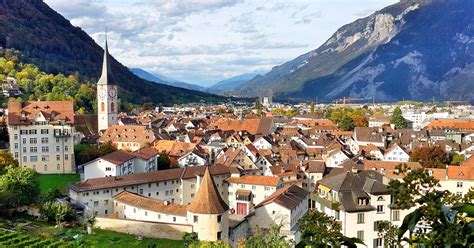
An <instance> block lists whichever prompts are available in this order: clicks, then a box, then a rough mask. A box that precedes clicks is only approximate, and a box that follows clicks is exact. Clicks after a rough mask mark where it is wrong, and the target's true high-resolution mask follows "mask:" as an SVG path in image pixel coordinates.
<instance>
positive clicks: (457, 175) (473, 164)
mask: <svg viewBox="0 0 474 248" xmlns="http://www.w3.org/2000/svg"><path fill="white" fill-rule="evenodd" d="M448 177H449V178H450V179H464V180H474V156H471V157H470V158H468V159H467V160H465V161H464V162H462V163H461V165H459V166H448Z"/></svg>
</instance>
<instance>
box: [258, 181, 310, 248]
mask: <svg viewBox="0 0 474 248" xmlns="http://www.w3.org/2000/svg"><path fill="white" fill-rule="evenodd" d="M308 201H309V193H308V191H306V190H304V189H302V188H300V187H298V186H296V185H291V186H287V187H284V188H281V189H279V190H277V191H276V192H275V193H273V194H272V195H270V196H269V197H268V198H266V199H265V200H264V201H263V202H261V203H260V204H258V205H257V206H256V207H255V212H254V214H253V215H252V216H251V217H250V225H251V226H259V227H261V228H263V229H269V228H270V227H271V226H272V225H273V224H281V225H282V226H281V229H280V233H281V234H282V235H285V236H286V238H287V240H288V241H292V242H293V243H294V244H298V243H299V242H300V241H301V232H300V230H299V228H298V225H297V224H298V220H299V219H300V218H301V217H303V215H304V214H305V213H306V212H307V211H308Z"/></svg>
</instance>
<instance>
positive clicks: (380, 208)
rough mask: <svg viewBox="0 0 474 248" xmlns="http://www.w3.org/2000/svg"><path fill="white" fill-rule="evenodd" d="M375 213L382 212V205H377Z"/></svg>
mask: <svg viewBox="0 0 474 248" xmlns="http://www.w3.org/2000/svg"><path fill="white" fill-rule="evenodd" d="M377 213H378V214H381V213H383V205H377Z"/></svg>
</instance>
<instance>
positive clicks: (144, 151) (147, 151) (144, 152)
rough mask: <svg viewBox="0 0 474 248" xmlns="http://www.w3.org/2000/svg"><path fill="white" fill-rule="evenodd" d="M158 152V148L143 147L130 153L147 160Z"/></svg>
mask: <svg viewBox="0 0 474 248" xmlns="http://www.w3.org/2000/svg"><path fill="white" fill-rule="evenodd" d="M159 153H160V152H159V151H158V150H156V149H155V148H152V147H143V148H141V149H139V150H137V151H135V152H133V153H132V154H133V155H134V156H135V157H139V158H141V159H144V160H148V159H150V158H152V157H153V156H155V155H158V154H159Z"/></svg>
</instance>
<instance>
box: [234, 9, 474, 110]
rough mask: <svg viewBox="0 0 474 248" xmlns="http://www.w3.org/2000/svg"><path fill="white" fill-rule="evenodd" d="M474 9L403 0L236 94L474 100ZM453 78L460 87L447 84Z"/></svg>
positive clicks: (338, 33)
mask: <svg viewBox="0 0 474 248" xmlns="http://www.w3.org/2000/svg"><path fill="white" fill-rule="evenodd" d="M472 13H474V4H472V1H469V0H450V1H443V0H439V1H425V0H417V1H415V0H411V1H400V2H398V3H396V4H393V5H390V6H387V7H385V8H383V9H382V10H379V11H376V12H374V13H373V14H371V15H369V16H367V17H365V18H361V19H358V20H355V21H354V22H352V23H350V24H347V25H344V26H343V27H341V28H339V29H338V30H337V31H336V32H335V33H334V34H333V35H332V36H331V37H330V38H329V39H328V40H327V41H326V42H325V43H324V44H323V45H321V46H320V47H319V48H317V49H315V50H313V51H310V52H308V53H306V54H303V55H301V56H299V57H297V58H295V59H294V60H292V61H289V62H286V63H284V64H282V65H279V66H276V67H274V68H273V69H272V70H271V71H270V72H269V73H267V74H265V75H264V76H263V77H258V78H254V79H253V80H250V81H249V82H247V83H244V84H242V85H241V86H239V87H237V88H236V89H235V90H234V93H235V94H237V95H246V96H258V95H260V94H261V93H262V92H264V91H268V89H272V90H273V91H274V92H275V94H276V96H277V97H280V98H306V99H307V98H316V97H318V98H319V99H327V100H332V99H334V98H339V97H343V96H353V97H362V98H370V99H371V98H375V99H376V100H379V101H385V100H398V99H402V98H405V99H408V98H411V99H416V100H427V99H429V100H431V99H432V97H436V98H438V99H451V98H455V99H466V98H467V99H470V100H474V95H473V94H474V93H473V92H474V84H472V81H470V82H471V83H470V84H469V83H466V82H465V80H468V81H469V80H473V79H474V76H473V74H474V73H473V71H472V67H474V66H471V65H473V64H474V52H472V51H474V50H473V49H474V42H473V43H470V42H469V41H470V40H471V39H472V37H473V34H474V32H473V30H474V26H473V25H472V23H474V15H472ZM461 79H462V80H461ZM448 85H449V86H450V87H454V90H446V89H447V86H448ZM459 89H463V90H462V91H461V90H459ZM466 90H467V91H466Z"/></svg>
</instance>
